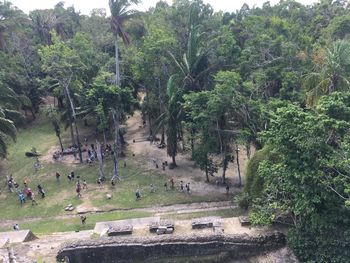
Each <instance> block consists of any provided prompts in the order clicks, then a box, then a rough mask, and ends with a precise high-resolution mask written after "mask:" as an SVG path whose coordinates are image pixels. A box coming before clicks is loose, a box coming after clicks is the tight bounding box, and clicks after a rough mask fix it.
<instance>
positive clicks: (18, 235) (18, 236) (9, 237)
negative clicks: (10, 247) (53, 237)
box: [0, 229, 37, 247]
mask: <svg viewBox="0 0 350 263" xmlns="http://www.w3.org/2000/svg"><path fill="white" fill-rule="evenodd" d="M36 238H37V237H36V236H35V235H34V234H33V233H32V231H30V230H28V229H27V230H20V231H9V232H0V247H1V244H2V243H3V242H8V243H9V244H13V243H22V242H28V241H32V240H34V239H36ZM5 245H6V244H5Z"/></svg>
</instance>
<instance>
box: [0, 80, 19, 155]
mask: <svg viewBox="0 0 350 263" xmlns="http://www.w3.org/2000/svg"><path fill="white" fill-rule="evenodd" d="M20 106H21V102H20V100H19V96H18V95H17V94H16V93H15V92H14V91H13V90H12V89H10V88H8V87H6V86H5V85H4V84H3V83H0V156H1V157H5V156H6V154H7V140H6V137H10V138H12V140H14V141H15V140H16V133H17V131H16V127H15V123H19V122H20V121H21V120H22V119H23V115H22V114H21V113H20V112H19V111H18V110H17V109H19V107H20Z"/></svg>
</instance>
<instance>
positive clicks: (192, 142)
mask: <svg viewBox="0 0 350 263" xmlns="http://www.w3.org/2000/svg"><path fill="white" fill-rule="evenodd" d="M190 133H191V155H192V159H193V155H194V134H195V132H194V128H193V127H191V131H190Z"/></svg>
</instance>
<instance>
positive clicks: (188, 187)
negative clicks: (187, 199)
mask: <svg viewBox="0 0 350 263" xmlns="http://www.w3.org/2000/svg"><path fill="white" fill-rule="evenodd" d="M186 186H187V187H186V189H187V193H188V194H190V193H191V189H190V183H188V184H186Z"/></svg>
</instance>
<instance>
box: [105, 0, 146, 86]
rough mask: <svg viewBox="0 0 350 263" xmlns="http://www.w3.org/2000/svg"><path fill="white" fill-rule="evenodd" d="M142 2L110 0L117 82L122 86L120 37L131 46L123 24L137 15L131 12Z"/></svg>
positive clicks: (135, 0)
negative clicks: (132, 6)
mask: <svg viewBox="0 0 350 263" xmlns="http://www.w3.org/2000/svg"><path fill="white" fill-rule="evenodd" d="M140 2H141V1H140V0H109V8H110V10H111V15H112V16H111V29H112V32H113V35H114V36H115V41H114V45H115V81H116V84H117V85H118V86H120V80H121V78H120V69H119V47H118V37H121V38H122V40H123V42H124V44H125V45H127V44H129V42H130V40H129V37H128V34H127V33H126V32H125V31H124V28H123V23H124V22H125V20H127V19H128V18H130V17H131V16H132V15H134V14H135V13H136V11H135V10H130V9H129V7H130V6H131V5H132V4H136V5H137V4H138V3H140Z"/></svg>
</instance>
